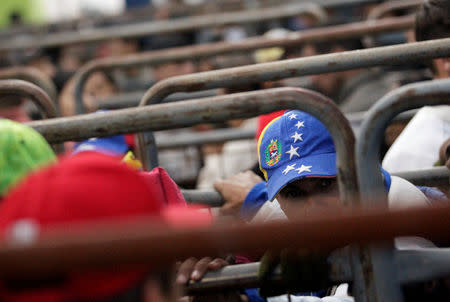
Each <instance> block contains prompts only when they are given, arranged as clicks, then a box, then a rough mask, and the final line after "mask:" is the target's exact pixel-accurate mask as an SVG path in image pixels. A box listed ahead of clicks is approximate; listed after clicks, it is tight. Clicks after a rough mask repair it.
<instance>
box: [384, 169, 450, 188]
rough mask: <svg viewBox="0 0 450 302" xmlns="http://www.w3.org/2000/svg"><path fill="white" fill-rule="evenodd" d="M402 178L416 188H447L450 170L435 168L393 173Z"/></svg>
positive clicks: (449, 181)
mask: <svg viewBox="0 0 450 302" xmlns="http://www.w3.org/2000/svg"><path fill="white" fill-rule="evenodd" d="M392 175H395V176H399V177H401V178H404V179H406V180H408V181H410V182H412V183H413V184H415V185H416V186H430V187H434V186H448V185H449V184H450V169H448V168H447V167H445V166H444V167H436V168H430V169H423V170H416V171H406V172H398V173H393V174H392Z"/></svg>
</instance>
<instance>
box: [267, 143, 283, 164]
mask: <svg viewBox="0 0 450 302" xmlns="http://www.w3.org/2000/svg"><path fill="white" fill-rule="evenodd" d="M281 152H282V151H281V142H280V141H279V140H278V139H273V140H271V141H270V144H269V145H267V147H266V150H265V157H266V164H267V165H268V166H269V167H272V166H273V165H275V164H276V163H278V161H279V160H280V158H281Z"/></svg>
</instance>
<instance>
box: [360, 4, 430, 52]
mask: <svg viewBox="0 0 450 302" xmlns="http://www.w3.org/2000/svg"><path fill="white" fill-rule="evenodd" d="M423 3H425V0H401V1H388V2H384V3H382V4H379V5H378V6H376V7H375V8H374V9H372V10H371V11H370V13H369V15H368V16H367V20H372V21H375V20H378V19H381V18H383V17H385V16H386V15H387V14H389V13H392V12H396V11H398V10H402V9H410V8H416V7H417V8H418V7H419V6H420V5H422V4H423ZM412 17H415V16H412ZM369 34H370V33H369ZM369 34H368V35H366V36H365V37H364V38H363V39H362V41H363V44H364V46H365V47H375V46H376V44H377V43H376V42H375V40H374V38H373V36H370V35H369Z"/></svg>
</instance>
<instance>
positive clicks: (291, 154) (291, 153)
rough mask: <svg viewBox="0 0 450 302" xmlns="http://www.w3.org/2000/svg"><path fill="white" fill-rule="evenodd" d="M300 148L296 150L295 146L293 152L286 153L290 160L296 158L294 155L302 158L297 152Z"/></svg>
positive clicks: (292, 148)
mask: <svg viewBox="0 0 450 302" xmlns="http://www.w3.org/2000/svg"><path fill="white" fill-rule="evenodd" d="M298 148H299V147H297V148H294V146H292V145H291V150H289V151H288V152H286V153H288V154H289V160H291V159H292V156H294V155H296V156H298V157H300V154H298V152H297V150H298Z"/></svg>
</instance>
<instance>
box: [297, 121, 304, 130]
mask: <svg viewBox="0 0 450 302" xmlns="http://www.w3.org/2000/svg"><path fill="white" fill-rule="evenodd" d="M295 127H297V129H300V127H305V122H304V121H301V122H300V121H298V122H297V124H295Z"/></svg>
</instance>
